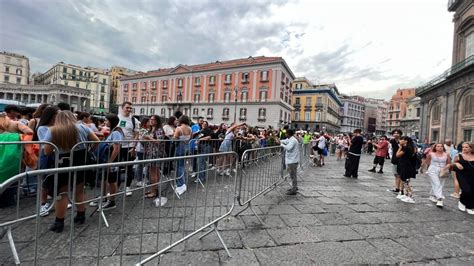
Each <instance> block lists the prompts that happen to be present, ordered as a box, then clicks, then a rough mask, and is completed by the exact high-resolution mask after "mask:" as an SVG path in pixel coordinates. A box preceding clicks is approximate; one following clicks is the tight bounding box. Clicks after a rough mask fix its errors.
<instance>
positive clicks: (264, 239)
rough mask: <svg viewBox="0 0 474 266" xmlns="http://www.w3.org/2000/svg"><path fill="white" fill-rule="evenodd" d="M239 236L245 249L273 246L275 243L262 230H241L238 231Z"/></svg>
mask: <svg viewBox="0 0 474 266" xmlns="http://www.w3.org/2000/svg"><path fill="white" fill-rule="evenodd" d="M239 235H240V238H241V240H242V242H243V245H244V247H247V248H259V247H272V246H275V242H274V241H273V239H272V238H271V237H270V235H269V234H268V232H267V231H266V230H264V229H254V230H242V231H239Z"/></svg>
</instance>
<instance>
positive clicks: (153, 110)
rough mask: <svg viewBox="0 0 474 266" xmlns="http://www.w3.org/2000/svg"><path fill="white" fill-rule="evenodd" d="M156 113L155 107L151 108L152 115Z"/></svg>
mask: <svg viewBox="0 0 474 266" xmlns="http://www.w3.org/2000/svg"><path fill="white" fill-rule="evenodd" d="M154 114H155V108H153V107H152V108H150V115H154Z"/></svg>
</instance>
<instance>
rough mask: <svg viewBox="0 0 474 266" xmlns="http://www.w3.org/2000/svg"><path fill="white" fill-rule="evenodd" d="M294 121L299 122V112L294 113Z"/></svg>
mask: <svg viewBox="0 0 474 266" xmlns="http://www.w3.org/2000/svg"><path fill="white" fill-rule="evenodd" d="M295 121H300V112H295Z"/></svg>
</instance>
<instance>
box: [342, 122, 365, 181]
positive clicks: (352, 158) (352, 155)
mask: <svg viewBox="0 0 474 266" xmlns="http://www.w3.org/2000/svg"><path fill="white" fill-rule="evenodd" d="M361 133H362V130H361V129H360V128H358V129H355V130H354V134H353V137H352V139H351V141H350V146H349V153H348V154H347V158H346V173H345V174H344V176H345V177H349V178H350V177H353V178H357V172H358V171H359V160H360V155H361V154H362V145H363V144H364V138H362V136H361V135H360V134H361Z"/></svg>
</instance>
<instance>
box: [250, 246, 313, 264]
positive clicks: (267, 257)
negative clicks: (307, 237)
mask: <svg viewBox="0 0 474 266" xmlns="http://www.w3.org/2000/svg"><path fill="white" fill-rule="evenodd" d="M254 253H255V256H256V257H257V259H258V261H259V263H260V264H261V265H314V261H313V260H311V258H310V257H309V256H308V255H307V253H306V252H304V251H303V250H302V245H292V246H279V247H273V248H258V249H255V250H254Z"/></svg>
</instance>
